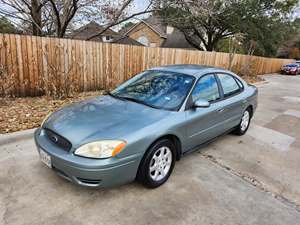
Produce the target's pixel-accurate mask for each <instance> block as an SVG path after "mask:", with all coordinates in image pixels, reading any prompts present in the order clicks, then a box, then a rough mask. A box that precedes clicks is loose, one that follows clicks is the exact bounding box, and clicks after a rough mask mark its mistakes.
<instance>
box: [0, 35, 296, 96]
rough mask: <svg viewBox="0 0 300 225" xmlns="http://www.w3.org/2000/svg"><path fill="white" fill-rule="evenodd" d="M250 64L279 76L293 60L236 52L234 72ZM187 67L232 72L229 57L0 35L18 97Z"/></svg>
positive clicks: (1, 55)
mask: <svg viewBox="0 0 300 225" xmlns="http://www.w3.org/2000/svg"><path fill="white" fill-rule="evenodd" d="M249 61H251V62H253V65H254V73H255V74H265V73H273V72H277V71H279V70H280V68H281V66H282V65H283V64H285V63H289V62H291V60H288V59H275V58H264V57H257V56H246V55H239V54H237V55H235V57H234V60H233V65H234V68H235V69H236V70H238V69H239V68H241V67H242V65H243V64H245V63H247V62H248V63H249ZM183 63H184V64H201V65H210V66H216V67H222V68H228V64H229V54H228V53H220V52H202V51H193V50H183V49H168V48H147V47H140V46H131V45H120V44H109V43H99V42H88V41H80V40H70V39H58V38H49V37H35V36H23V35H22V36H21V35H11V34H0V66H1V68H2V70H5V72H6V74H7V76H9V77H13V78H14V79H13V80H14V83H13V86H14V87H13V92H14V94H15V95H18V96H35V95H40V94H43V93H42V92H43V91H41V90H42V89H41V88H40V85H41V84H42V83H43V82H45V81H48V82H50V83H51V82H54V81H52V79H54V77H56V78H58V79H59V80H60V82H66V80H65V78H66V77H67V78H68V79H67V80H68V82H76V83H77V84H78V87H79V89H80V90H81V91H86V90H95V89H99V88H111V87H114V86H116V85H118V84H119V83H121V82H123V81H124V80H127V79H128V78H130V77H131V76H133V75H134V74H136V73H138V72H140V71H143V70H145V69H147V68H151V67H154V66H159V65H167V64H183ZM2 72H3V71H2ZM1 79H2V81H3V75H2V77H1ZM6 82H7V81H6ZM55 82H57V81H55Z"/></svg>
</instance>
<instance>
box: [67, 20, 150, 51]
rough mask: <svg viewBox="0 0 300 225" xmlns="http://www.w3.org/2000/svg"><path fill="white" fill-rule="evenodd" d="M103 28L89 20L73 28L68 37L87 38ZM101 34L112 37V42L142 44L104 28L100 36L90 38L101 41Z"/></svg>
mask: <svg viewBox="0 0 300 225" xmlns="http://www.w3.org/2000/svg"><path fill="white" fill-rule="evenodd" d="M103 30H104V28H103V27H102V26H100V25H99V24H98V23H96V22H90V23H89V24H87V25H85V26H82V27H80V28H79V29H77V30H75V31H74V32H73V33H71V34H70V35H68V37H69V38H72V39H79V40H87V39H88V38H89V37H91V36H93V35H95V34H97V33H99V32H102V31H103ZM102 36H111V37H113V41H112V43H119V44H129V45H138V46H144V45H143V44H141V43H139V42H138V41H136V40H134V39H132V38H130V37H127V36H124V35H122V34H119V33H117V32H115V31H113V30H111V29H108V30H106V31H105V32H104V33H103V34H101V35H100V36H97V37H94V38H92V39H91V41H101V42H102Z"/></svg>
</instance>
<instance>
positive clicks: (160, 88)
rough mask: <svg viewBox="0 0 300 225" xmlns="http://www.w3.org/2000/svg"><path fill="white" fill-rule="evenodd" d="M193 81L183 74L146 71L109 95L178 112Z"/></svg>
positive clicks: (190, 77) (191, 77)
mask: <svg viewBox="0 0 300 225" xmlns="http://www.w3.org/2000/svg"><path fill="white" fill-rule="evenodd" d="M194 80H195V78H194V77H193V76H189V75H185V74H179V73H174V72H168V71H158V70H148V71H145V72H143V73H141V74H138V75H136V76H135V77H133V78H131V79H130V80H128V81H126V82H125V83H123V84H122V85H121V86H119V87H118V88H116V89H115V90H114V91H112V92H111V94H112V95H114V96H115V97H119V98H124V99H127V100H132V101H136V102H139V103H142V104H145V105H148V106H151V107H154V108H162V109H168V110H178V109H179V107H180V106H181V104H182V102H183V101H184V99H185V97H186V96H187V94H188V92H189V90H190V89H191V87H192V85H193V83H194Z"/></svg>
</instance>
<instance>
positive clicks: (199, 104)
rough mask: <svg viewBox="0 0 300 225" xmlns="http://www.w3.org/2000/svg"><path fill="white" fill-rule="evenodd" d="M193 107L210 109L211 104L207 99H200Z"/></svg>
mask: <svg viewBox="0 0 300 225" xmlns="http://www.w3.org/2000/svg"><path fill="white" fill-rule="evenodd" d="M193 106H194V107H195V108H208V107H209V106H210V103H209V101H207V100H205V99H198V100H197V101H195V102H194V104H193Z"/></svg>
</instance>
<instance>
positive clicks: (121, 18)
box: [87, 0, 160, 40]
mask: <svg viewBox="0 0 300 225" xmlns="http://www.w3.org/2000/svg"><path fill="white" fill-rule="evenodd" d="M133 2H134V0H124V1H123V2H122V4H118V5H115V6H114V7H112V6H111V5H107V7H106V12H107V13H106V15H108V17H107V18H106V19H107V23H106V24H104V25H103V27H104V29H103V30H102V31H101V32H99V33H97V34H94V35H92V36H90V37H88V38H87V40H91V39H93V38H95V37H98V36H101V35H102V34H103V33H104V32H105V31H107V30H108V29H110V28H111V27H114V26H116V25H119V24H121V23H123V22H125V21H128V20H130V19H132V18H135V17H137V16H140V15H144V14H149V13H153V12H157V11H159V9H160V8H159V7H158V6H157V4H156V0H150V1H149V3H148V4H147V5H146V6H145V8H144V9H143V10H141V11H139V12H135V13H127V9H128V8H129V7H130V6H131V5H132V4H133ZM124 12H125V13H124Z"/></svg>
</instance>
